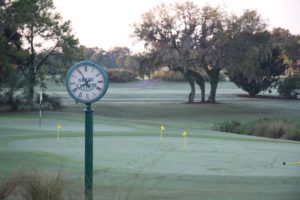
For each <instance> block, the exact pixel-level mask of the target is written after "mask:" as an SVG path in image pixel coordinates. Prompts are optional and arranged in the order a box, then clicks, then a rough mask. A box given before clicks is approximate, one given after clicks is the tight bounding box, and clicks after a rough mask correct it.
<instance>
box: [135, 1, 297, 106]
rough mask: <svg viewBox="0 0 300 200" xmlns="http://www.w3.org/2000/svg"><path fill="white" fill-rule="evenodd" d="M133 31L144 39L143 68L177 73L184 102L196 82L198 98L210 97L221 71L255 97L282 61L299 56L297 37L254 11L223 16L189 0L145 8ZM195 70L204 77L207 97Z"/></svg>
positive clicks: (279, 71) (273, 80)
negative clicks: (164, 68) (184, 91)
mask: <svg viewBox="0 0 300 200" xmlns="http://www.w3.org/2000/svg"><path fill="white" fill-rule="evenodd" d="M134 36H135V37H136V38H138V39H140V40H141V41H144V42H145V46H146V47H147V50H148V52H147V53H146V54H145V55H144V59H143V62H142V65H143V66H142V67H143V69H144V70H145V71H147V70H149V69H152V68H153V67H159V66H168V67H169V68H170V70H173V71H179V72H181V73H182V74H183V75H184V77H185V79H186V81H187V82H188V83H189V85H190V88H191V92H190V95H189V99H188V102H190V103H192V102H194V98H195V91H196V88H195V86H196V85H198V86H199V88H200V92H201V93H202V95H201V96H202V98H201V101H203V102H204V101H207V102H215V101H216V91H217V86H218V82H219V74H220V71H221V70H224V71H225V72H226V73H227V75H228V76H229V78H230V80H231V81H233V82H234V83H235V84H236V85H237V86H238V87H240V88H242V89H243V90H245V91H247V92H248V93H249V95H250V96H255V95H257V94H258V93H259V92H261V91H264V90H267V89H268V88H269V87H270V86H272V85H274V84H275V83H276V82H277V81H278V79H279V78H278V76H279V75H281V74H283V72H284V70H285V68H286V66H287V65H288V64H292V63H293V62H295V61H296V59H298V58H300V36H299V35H292V34H291V33H289V31H288V30H284V29H281V28H274V29H273V31H268V30H267V24H266V22H265V21H264V20H263V19H262V17H261V16H260V15H259V14H258V13H257V12H256V11H255V10H245V11H244V13H243V14H242V15H240V16H236V15H228V13H226V12H225V11H224V10H222V9H221V8H219V7H211V6H204V7H202V8H201V7H199V6H198V5H196V4H195V3H193V2H190V1H186V2H183V3H171V4H164V3H162V4H160V5H158V6H156V7H154V8H152V9H150V10H149V11H148V12H145V13H144V14H143V16H142V19H141V21H140V22H138V23H135V24H134ZM200 69H203V70H204V71H205V72H206V74H207V75H208V76H209V79H210V80H209V84H210V93H209V97H208V99H207V100H205V99H204V96H205V95H204V93H205V89H204V88H205V85H204V84H205V82H204V81H203V76H202V75H201V74H200V73H199V70H200Z"/></svg>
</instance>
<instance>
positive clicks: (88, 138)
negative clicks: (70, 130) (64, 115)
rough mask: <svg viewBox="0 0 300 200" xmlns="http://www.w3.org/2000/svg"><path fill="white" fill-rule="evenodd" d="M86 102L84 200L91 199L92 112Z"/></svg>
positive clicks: (89, 104) (90, 105)
mask: <svg viewBox="0 0 300 200" xmlns="http://www.w3.org/2000/svg"><path fill="white" fill-rule="evenodd" d="M91 107H92V104H91V103H87V104H86V109H85V110H84V112H85V200H93V112H94V110H92V108H91Z"/></svg>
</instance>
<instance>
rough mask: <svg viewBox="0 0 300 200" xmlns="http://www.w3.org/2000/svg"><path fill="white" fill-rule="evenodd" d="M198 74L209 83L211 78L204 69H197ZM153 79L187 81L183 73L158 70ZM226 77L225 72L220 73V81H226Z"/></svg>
mask: <svg viewBox="0 0 300 200" xmlns="http://www.w3.org/2000/svg"><path fill="white" fill-rule="evenodd" d="M197 72H198V73H199V74H200V75H201V76H202V77H203V79H204V80H205V81H209V76H208V75H207V74H206V72H205V71H204V70H203V69H197ZM151 77H152V79H159V80H162V81H185V78H184V76H183V75H182V73H180V72H178V71H163V70H158V71H155V72H153V74H152V76H151ZM226 77H227V76H226V75H225V73H223V72H220V74H219V80H220V81H224V80H226Z"/></svg>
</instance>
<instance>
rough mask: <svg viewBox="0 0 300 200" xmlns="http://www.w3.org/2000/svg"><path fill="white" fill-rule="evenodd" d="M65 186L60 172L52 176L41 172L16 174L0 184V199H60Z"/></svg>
mask: <svg viewBox="0 0 300 200" xmlns="http://www.w3.org/2000/svg"><path fill="white" fill-rule="evenodd" d="M65 188H66V185H65V180H64V179H63V178H62V176H61V173H58V174H57V175H52V176H45V175H41V174H38V173H36V174H32V175H24V174H16V175H13V176H11V177H10V178H8V180H7V181H6V182H4V184H2V185H1V186H0V200H4V199H6V198H11V197H13V199H22V200H42V199H47V200H60V199H65V198H64V197H63V195H64V194H63V193H64V190H65Z"/></svg>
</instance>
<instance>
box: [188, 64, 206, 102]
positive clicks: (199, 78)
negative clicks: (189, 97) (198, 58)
mask: <svg viewBox="0 0 300 200" xmlns="http://www.w3.org/2000/svg"><path fill="white" fill-rule="evenodd" d="M188 72H189V73H190V74H191V76H192V77H193V80H195V82H196V83H197V85H198V86H199V88H200V91H201V102H205V80H204V78H203V77H202V76H201V75H200V74H199V73H198V72H196V71H192V70H188Z"/></svg>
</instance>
